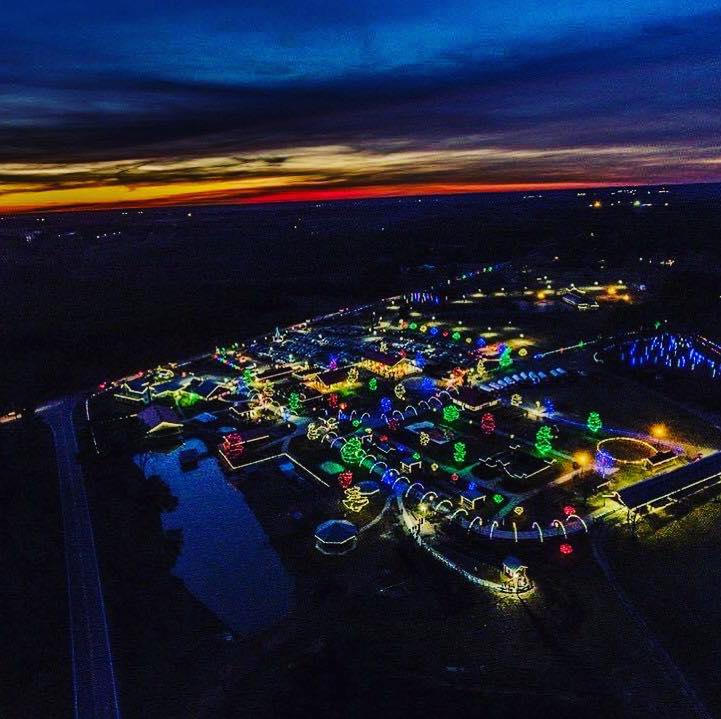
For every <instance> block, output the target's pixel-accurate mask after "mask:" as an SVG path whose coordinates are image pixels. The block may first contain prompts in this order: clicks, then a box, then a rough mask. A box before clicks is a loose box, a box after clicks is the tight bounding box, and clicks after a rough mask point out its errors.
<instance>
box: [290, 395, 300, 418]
mask: <svg viewBox="0 0 721 719" xmlns="http://www.w3.org/2000/svg"><path fill="white" fill-rule="evenodd" d="M300 405H301V401H300V395H299V394H298V393H297V392H291V393H290V395H288V409H289V410H290V411H291V412H292V413H293V414H298V413H299V412H300Z"/></svg>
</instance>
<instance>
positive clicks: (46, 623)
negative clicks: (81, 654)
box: [0, 419, 72, 719]
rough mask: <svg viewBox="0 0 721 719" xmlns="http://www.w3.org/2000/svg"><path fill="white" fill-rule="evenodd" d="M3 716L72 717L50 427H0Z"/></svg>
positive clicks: (25, 424)
mask: <svg viewBox="0 0 721 719" xmlns="http://www.w3.org/2000/svg"><path fill="white" fill-rule="evenodd" d="M0 468H1V469H0V507H2V515H3V520H2V524H1V526H0V540H1V541H0V544H1V545H2V550H1V551H0V576H2V578H3V579H2V587H1V588H0V627H1V629H0V637H2V640H1V641H0V646H1V647H2V652H1V656H0V716H2V717H8V718H10V717H23V718H27V719H34V718H35V717H54V716H59V714H58V708H59V707H62V708H63V710H62V711H63V714H62V715H63V716H68V715H69V712H70V709H71V707H72V678H71V665H70V633H69V628H68V601H67V594H66V578H65V558H64V552H63V530H62V517H61V513H60V500H59V494H58V477H57V471H56V467H55V453H54V450H53V443H52V435H51V433H50V429H49V428H48V427H47V426H46V425H44V424H43V423H42V422H41V421H40V420H36V419H29V420H27V421H24V422H16V423H14V424H11V425H5V426H2V427H0Z"/></svg>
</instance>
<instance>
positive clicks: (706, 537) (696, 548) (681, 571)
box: [608, 501, 721, 711]
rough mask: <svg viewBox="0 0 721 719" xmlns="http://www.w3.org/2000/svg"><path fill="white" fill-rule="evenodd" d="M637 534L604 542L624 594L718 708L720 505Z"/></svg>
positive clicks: (656, 523)
mask: <svg viewBox="0 0 721 719" xmlns="http://www.w3.org/2000/svg"><path fill="white" fill-rule="evenodd" d="M641 525H642V526H641V539H640V540H639V541H637V542H633V541H630V540H629V539H627V538H626V537H625V535H619V536H617V537H615V539H614V540H613V541H609V547H608V549H609V557H610V558H611V560H612V562H613V565H614V567H615V568H616V570H617V573H618V576H619V579H620V580H621V581H622V583H623V585H624V587H625V588H626V590H627V592H628V593H629V595H630V596H631V597H632V598H633V600H634V601H635V603H636V604H637V606H638V607H639V608H640V609H641V610H642V611H643V613H644V614H645V616H646V618H647V620H648V621H649V622H650V624H651V625H652V626H653V628H654V630H655V631H656V633H657V634H658V636H659V637H660V638H661V639H662V641H663V642H664V644H665V646H666V648H667V649H668V650H669V651H670V652H671V654H672V656H673V657H674V658H675V659H676V661H677V662H678V663H679V665H680V666H681V668H682V669H684V670H685V671H686V673H687V674H688V675H689V677H690V678H691V679H692V680H693V682H694V683H695V684H696V686H697V687H699V689H700V690H701V694H702V696H703V697H704V698H705V699H706V700H707V702H708V703H709V705H710V708H711V709H712V710H716V711H719V710H721V688H720V687H719V685H718V682H717V681H716V677H717V676H718V674H719V671H721V605H720V604H719V602H718V591H719V586H721V566H720V565H719V561H718V557H719V549H720V548H721V504H718V503H716V502H713V501H712V502H709V503H708V504H705V505H703V506H700V507H695V508H692V509H691V511H688V512H687V513H686V514H685V515H683V516H679V517H678V518H677V519H676V520H675V521H671V520H670V518H669V517H666V518H665V519H663V520H658V519H656V520H655V521H654V527H653V529H651V528H649V526H648V524H647V523H644V522H642V523H641Z"/></svg>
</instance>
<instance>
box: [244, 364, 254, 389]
mask: <svg viewBox="0 0 721 719" xmlns="http://www.w3.org/2000/svg"><path fill="white" fill-rule="evenodd" d="M243 382H245V384H246V386H247V387H250V385H252V384H253V370H252V369H250V367H247V368H246V369H245V370H243Z"/></svg>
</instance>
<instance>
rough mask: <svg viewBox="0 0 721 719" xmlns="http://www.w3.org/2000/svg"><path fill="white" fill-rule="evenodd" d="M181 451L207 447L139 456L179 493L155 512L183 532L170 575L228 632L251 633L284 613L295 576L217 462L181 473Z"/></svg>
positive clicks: (195, 444)
mask: <svg viewBox="0 0 721 719" xmlns="http://www.w3.org/2000/svg"><path fill="white" fill-rule="evenodd" d="M186 449H195V450H197V451H198V453H199V454H204V453H205V451H206V448H205V445H204V444H203V443H202V442H201V441H200V440H192V439H191V440H188V441H187V442H185V443H184V444H183V445H182V446H181V447H178V448H177V449H175V450H174V451H172V452H168V453H160V452H152V453H149V454H148V455H143V456H142V458H141V457H138V458H137V461H138V462H139V463H140V460H141V459H146V460H147V461H146V462H145V467H144V471H145V474H146V476H149V475H151V474H157V475H158V476H160V477H161V479H163V481H164V482H165V483H166V484H167V485H168V486H169V487H170V491H171V493H172V494H173V495H174V496H175V497H177V498H178V506H177V507H176V508H175V509H174V510H173V511H171V512H164V513H163V514H162V515H161V516H162V522H163V528H164V529H165V530H173V529H176V530H177V529H180V530H182V534H183V545H182V550H181V553H180V556H179V557H178V560H177V561H176V563H175V566H174V567H173V574H175V575H176V576H177V577H179V578H180V579H182V580H183V582H184V583H185V586H186V587H187V589H188V591H190V592H191V594H193V596H195V597H196V598H197V599H198V600H199V601H200V602H202V603H203V604H204V605H205V606H206V607H207V608H208V609H209V610H210V611H212V612H213V613H214V614H215V615H216V616H217V617H218V618H219V619H220V620H221V621H222V622H223V623H224V624H225V625H226V626H227V627H228V628H229V629H231V630H232V631H233V632H235V633H237V634H240V635H245V636H248V635H251V634H255V633H257V632H260V631H262V630H264V629H267V628H268V627H270V626H272V625H273V624H274V623H276V622H277V621H278V620H280V619H281V618H283V617H284V616H285V615H286V614H287V613H288V612H289V611H290V609H291V608H292V606H293V597H294V590H295V582H294V580H293V577H292V576H291V575H290V574H289V573H288V572H287V571H286V569H285V567H284V566H283V564H282V563H281V561H280V558H279V557H278V555H277V553H276V552H275V550H274V549H273V547H272V545H271V544H270V541H269V539H268V536H267V535H266V533H265V531H264V529H263V527H262V526H261V524H260V523H259V522H258V520H257V519H256V517H255V515H254V514H253V512H252V511H251V509H250V507H249V506H248V504H247V503H246V501H245V497H244V496H243V494H242V493H241V492H240V491H238V490H236V489H234V488H233V487H232V486H231V485H230V484H228V482H226V480H225V475H224V474H223V471H222V470H221V468H220V466H219V465H218V461H217V460H216V459H215V458H214V457H207V458H205V459H201V460H200V462H199V463H198V465H197V467H195V468H193V469H190V470H185V471H184V470H182V469H181V467H180V461H179V454H180V452H181V451H183V450H186Z"/></svg>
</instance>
